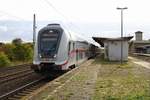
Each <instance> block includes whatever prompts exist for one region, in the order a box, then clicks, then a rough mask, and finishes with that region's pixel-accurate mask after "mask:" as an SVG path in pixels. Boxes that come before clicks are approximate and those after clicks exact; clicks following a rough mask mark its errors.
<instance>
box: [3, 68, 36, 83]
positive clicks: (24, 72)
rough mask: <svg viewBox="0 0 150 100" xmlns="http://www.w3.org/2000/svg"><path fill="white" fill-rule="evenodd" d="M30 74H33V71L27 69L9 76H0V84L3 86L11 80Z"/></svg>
mask: <svg viewBox="0 0 150 100" xmlns="http://www.w3.org/2000/svg"><path fill="white" fill-rule="evenodd" d="M31 73H34V71H32V70H31V69H27V70H23V71H18V72H14V73H11V74H7V75H3V76H0V84H3V83H5V82H10V81H12V80H15V79H18V78H21V77H24V76H26V75H28V74H31Z"/></svg>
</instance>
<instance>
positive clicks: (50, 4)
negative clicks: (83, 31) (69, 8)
mask: <svg viewBox="0 0 150 100" xmlns="http://www.w3.org/2000/svg"><path fill="white" fill-rule="evenodd" d="M44 1H45V2H46V3H47V4H48V5H49V6H50V7H51V8H53V9H54V10H55V11H56V12H57V13H58V14H60V15H61V16H62V17H64V18H65V19H66V20H68V22H69V24H71V25H72V26H74V27H76V28H77V29H78V30H80V28H79V27H78V26H77V25H75V24H74V23H72V21H70V20H69V18H68V17H67V16H65V15H64V14H63V13H61V12H60V11H59V10H58V9H57V8H56V7H55V6H54V5H53V4H52V3H50V2H49V1H48V0H44Z"/></svg>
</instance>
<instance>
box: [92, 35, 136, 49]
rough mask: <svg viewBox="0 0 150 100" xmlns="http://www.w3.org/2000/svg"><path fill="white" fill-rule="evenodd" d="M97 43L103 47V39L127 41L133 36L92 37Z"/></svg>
mask: <svg viewBox="0 0 150 100" xmlns="http://www.w3.org/2000/svg"><path fill="white" fill-rule="evenodd" d="M92 38H93V39H94V40H95V41H96V42H97V43H99V44H100V45H101V46H102V47H104V42H105V41H129V40H131V39H132V38H133V36H128V37H118V38H106V37H92Z"/></svg>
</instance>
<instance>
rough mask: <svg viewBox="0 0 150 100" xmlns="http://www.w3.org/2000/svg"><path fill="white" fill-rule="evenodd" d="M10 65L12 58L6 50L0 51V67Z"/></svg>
mask: <svg viewBox="0 0 150 100" xmlns="http://www.w3.org/2000/svg"><path fill="white" fill-rule="evenodd" d="M9 65H10V60H9V59H8V57H7V55H6V54H5V53H4V52H0V67H5V66H9Z"/></svg>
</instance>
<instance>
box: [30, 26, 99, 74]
mask: <svg viewBox="0 0 150 100" xmlns="http://www.w3.org/2000/svg"><path fill="white" fill-rule="evenodd" d="M97 48H98V47H97V46H96V45H94V43H91V42H89V41H87V40H85V39H84V38H81V36H78V35H77V34H75V33H73V32H69V31H67V30H66V29H65V28H63V27H62V26H61V25H60V24H55V23H54V24H48V25H47V26H46V27H44V28H42V29H41V30H40V31H39V32H38V35H37V39H36V41H35V45H34V58H33V66H32V67H31V68H32V69H33V70H35V71H36V72H40V71H42V70H68V69H70V68H74V67H75V66H77V65H79V64H81V63H82V62H84V61H85V60H87V59H88V58H90V57H93V56H95V55H96V49H97Z"/></svg>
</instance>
